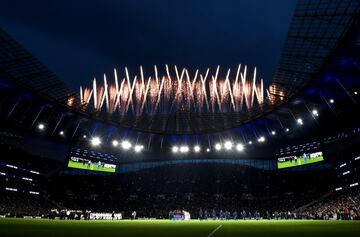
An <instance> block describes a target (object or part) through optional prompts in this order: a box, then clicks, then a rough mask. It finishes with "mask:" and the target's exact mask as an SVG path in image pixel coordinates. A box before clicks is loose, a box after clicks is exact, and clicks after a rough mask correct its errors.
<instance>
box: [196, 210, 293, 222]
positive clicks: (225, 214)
mask: <svg viewBox="0 0 360 237" xmlns="http://www.w3.org/2000/svg"><path fill="white" fill-rule="evenodd" d="M264 217H265V218H267V219H269V220H270V219H272V218H275V219H279V218H281V219H283V218H284V219H285V218H286V217H285V216H282V215H281V214H278V213H276V214H274V216H273V217H272V215H271V213H270V212H268V211H267V212H266V214H265V216H264ZM198 218H199V220H208V219H212V220H216V219H219V220H230V219H233V220H238V219H242V220H245V219H255V220H260V219H261V214H260V212H258V211H255V213H254V214H252V213H251V212H246V211H242V212H240V213H238V212H237V211H236V210H235V211H234V212H233V213H232V215H231V213H230V212H229V211H227V210H225V211H223V210H220V212H219V213H217V212H216V210H215V209H213V210H212V211H211V212H208V211H207V210H205V211H202V209H200V211H199V216H198ZM286 219H287V218H286Z"/></svg>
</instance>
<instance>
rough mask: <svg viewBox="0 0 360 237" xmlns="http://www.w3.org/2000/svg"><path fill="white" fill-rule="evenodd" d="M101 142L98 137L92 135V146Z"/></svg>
mask: <svg viewBox="0 0 360 237" xmlns="http://www.w3.org/2000/svg"><path fill="white" fill-rule="evenodd" d="M100 144H101V140H100V138H99V137H93V138H92V139H91V145H93V146H99V145H100Z"/></svg>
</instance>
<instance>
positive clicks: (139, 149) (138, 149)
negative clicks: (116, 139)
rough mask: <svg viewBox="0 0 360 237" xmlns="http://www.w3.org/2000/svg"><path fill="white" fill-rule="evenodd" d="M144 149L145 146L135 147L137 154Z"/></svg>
mask: <svg viewBox="0 0 360 237" xmlns="http://www.w3.org/2000/svg"><path fill="white" fill-rule="evenodd" d="M142 149H144V146H143V145H135V147H134V150H135V152H136V153H139V152H140V151H142Z"/></svg>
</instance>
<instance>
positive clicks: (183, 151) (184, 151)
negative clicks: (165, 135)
mask: <svg viewBox="0 0 360 237" xmlns="http://www.w3.org/2000/svg"><path fill="white" fill-rule="evenodd" d="M188 151H189V147H188V146H181V147H180V152H181V153H186V152H188Z"/></svg>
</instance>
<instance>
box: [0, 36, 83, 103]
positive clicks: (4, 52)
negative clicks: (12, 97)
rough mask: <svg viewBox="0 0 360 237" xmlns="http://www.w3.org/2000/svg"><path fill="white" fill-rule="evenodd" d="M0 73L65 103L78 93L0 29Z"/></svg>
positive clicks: (39, 93)
mask: <svg viewBox="0 0 360 237" xmlns="http://www.w3.org/2000/svg"><path fill="white" fill-rule="evenodd" d="M0 73H1V74H2V75H4V76H6V77H7V78H10V79H11V80H12V81H13V82H15V83H16V84H19V85H21V86H23V87H25V88H27V89H29V90H31V91H32V92H33V93H34V94H38V95H40V96H43V97H45V98H48V99H50V100H52V101H55V102H58V103H63V104H67V103H68V99H69V98H74V99H75V101H78V95H77V93H75V92H74V91H73V90H72V89H70V88H69V87H68V86H67V85H66V84H65V83H64V82H62V81H61V80H60V79H59V78H57V76H56V75H55V74H54V73H52V72H51V71H49V69H48V68H47V67H46V66H45V65H44V64H42V63H41V62H40V61H39V60H38V59H36V58H35V57H34V56H33V55H32V54H31V53H29V52H28V51H27V50H26V49H25V48H24V47H23V46H21V45H20V44H19V43H18V42H16V41H15V40H14V39H13V38H11V36H9V35H8V34H7V33H6V32H5V31H3V30H2V29H0Z"/></svg>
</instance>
